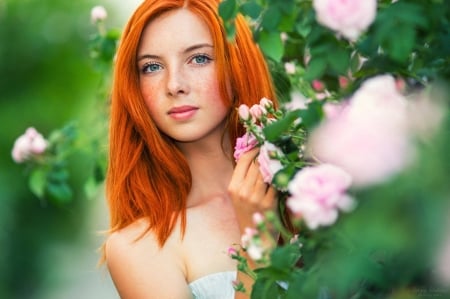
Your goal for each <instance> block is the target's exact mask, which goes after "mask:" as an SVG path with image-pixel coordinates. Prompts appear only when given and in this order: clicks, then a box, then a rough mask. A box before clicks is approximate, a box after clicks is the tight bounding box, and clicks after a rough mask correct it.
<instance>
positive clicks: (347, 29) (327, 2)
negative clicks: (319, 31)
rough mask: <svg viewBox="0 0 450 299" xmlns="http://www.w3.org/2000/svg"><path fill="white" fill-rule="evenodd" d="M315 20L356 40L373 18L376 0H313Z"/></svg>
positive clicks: (375, 10)
mask: <svg viewBox="0 0 450 299" xmlns="http://www.w3.org/2000/svg"><path fill="white" fill-rule="evenodd" d="M313 7H314V9H315V11H316V15H317V21H318V22H319V23H320V24H322V25H324V26H326V27H328V28H330V29H332V30H334V31H337V32H339V33H340V34H342V35H343V36H344V37H346V38H347V39H349V40H352V41H353V40H356V39H357V38H358V37H359V35H360V34H361V33H362V32H363V31H365V30H366V29H367V28H368V27H369V26H370V24H372V22H373V21H374V20H375V16H376V12H377V1H376V0H314V1H313Z"/></svg>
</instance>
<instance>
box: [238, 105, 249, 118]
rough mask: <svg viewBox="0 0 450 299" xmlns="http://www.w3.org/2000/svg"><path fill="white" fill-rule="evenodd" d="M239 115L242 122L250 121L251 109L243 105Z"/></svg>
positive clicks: (240, 107) (239, 109)
mask: <svg viewBox="0 0 450 299" xmlns="http://www.w3.org/2000/svg"><path fill="white" fill-rule="evenodd" d="M238 114H239V117H240V118H241V119H242V120H248V119H249V118H250V108H249V107H248V106H247V105H245V104H242V105H240V106H239V108H238Z"/></svg>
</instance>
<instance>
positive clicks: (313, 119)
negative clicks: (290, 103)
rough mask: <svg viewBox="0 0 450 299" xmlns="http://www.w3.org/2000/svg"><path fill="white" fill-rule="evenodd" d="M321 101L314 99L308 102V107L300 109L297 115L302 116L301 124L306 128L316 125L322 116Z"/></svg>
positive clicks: (309, 128)
mask: <svg viewBox="0 0 450 299" xmlns="http://www.w3.org/2000/svg"><path fill="white" fill-rule="evenodd" d="M322 105H323V102H321V101H314V102H311V103H309V104H308V109H306V110H300V112H299V115H300V117H301V118H302V124H303V125H304V126H305V127H306V129H307V130H311V129H313V128H314V127H316V126H317V125H318V124H319V123H320V121H321V120H322V118H323V110H322Z"/></svg>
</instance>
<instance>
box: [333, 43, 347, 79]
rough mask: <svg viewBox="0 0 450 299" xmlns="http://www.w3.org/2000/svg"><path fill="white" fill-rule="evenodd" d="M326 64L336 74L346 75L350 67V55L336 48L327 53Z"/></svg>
mask: <svg viewBox="0 0 450 299" xmlns="http://www.w3.org/2000/svg"><path fill="white" fill-rule="evenodd" d="M328 63H329V65H330V66H331V68H332V69H333V70H334V71H336V72H337V73H338V74H346V73H347V71H348V69H349V65H350V53H349V52H348V51H346V50H345V49H342V48H336V49H335V50H334V51H332V52H330V53H329V56H328Z"/></svg>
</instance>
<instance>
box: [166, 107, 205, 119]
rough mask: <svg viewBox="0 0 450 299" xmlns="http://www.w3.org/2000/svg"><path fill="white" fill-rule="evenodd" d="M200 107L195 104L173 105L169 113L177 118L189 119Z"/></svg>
mask: <svg viewBox="0 0 450 299" xmlns="http://www.w3.org/2000/svg"><path fill="white" fill-rule="evenodd" d="M197 110H198V107H195V106H187V105H186V106H178V107H173V108H172V109H170V110H169V112H168V113H167V114H169V116H170V117H172V118H174V119H175V120H188V119H189V118H191V117H192V116H194V114H195V113H196V112H197Z"/></svg>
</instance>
